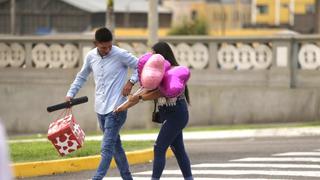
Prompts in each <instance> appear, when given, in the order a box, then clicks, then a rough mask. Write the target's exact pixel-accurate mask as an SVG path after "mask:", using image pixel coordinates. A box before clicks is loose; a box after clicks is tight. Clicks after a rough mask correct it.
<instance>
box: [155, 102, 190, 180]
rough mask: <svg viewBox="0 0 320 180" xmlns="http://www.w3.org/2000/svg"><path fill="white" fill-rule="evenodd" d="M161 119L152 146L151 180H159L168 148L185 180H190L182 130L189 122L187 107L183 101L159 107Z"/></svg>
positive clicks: (188, 161) (188, 162)
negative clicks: (156, 136) (162, 121)
mask: <svg viewBox="0 0 320 180" xmlns="http://www.w3.org/2000/svg"><path fill="white" fill-rule="evenodd" d="M159 112H160V116H161V118H164V119H165V122H164V123H163V125H162V127H161V129H160V132H159V135H158V138H157V140H156V143H155V145H154V162H153V171H152V179H159V178H160V176H161V174H162V172H163V169H164V167H165V163H166V157H165V154H166V151H167V149H168V147H169V146H170V147H171V149H172V151H173V153H174V155H175V156H176V159H177V161H178V164H179V167H180V169H181V171H182V174H183V177H184V178H185V179H188V180H191V179H193V178H192V173H191V167H190V160H189V157H188V155H187V153H186V151H185V148H184V143H183V137H182V129H183V128H184V127H185V126H186V125H187V123H188V120H189V114H188V107H187V103H186V101H185V100H184V99H180V100H177V102H176V105H175V106H160V107H159Z"/></svg>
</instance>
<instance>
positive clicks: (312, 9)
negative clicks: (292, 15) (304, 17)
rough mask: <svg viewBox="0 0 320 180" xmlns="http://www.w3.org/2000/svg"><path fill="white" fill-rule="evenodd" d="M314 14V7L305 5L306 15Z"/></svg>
mask: <svg viewBox="0 0 320 180" xmlns="http://www.w3.org/2000/svg"><path fill="white" fill-rule="evenodd" d="M315 12H316V9H315V6H314V5H313V4H307V5H306V13H307V14H309V13H315Z"/></svg>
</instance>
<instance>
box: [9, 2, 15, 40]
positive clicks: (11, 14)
mask: <svg viewBox="0 0 320 180" xmlns="http://www.w3.org/2000/svg"><path fill="white" fill-rule="evenodd" d="M10 18H11V21H10V23H11V24H10V27H11V28H10V31H11V34H12V35H14V34H16V32H15V31H16V29H15V24H16V1H15V0H11V8H10Z"/></svg>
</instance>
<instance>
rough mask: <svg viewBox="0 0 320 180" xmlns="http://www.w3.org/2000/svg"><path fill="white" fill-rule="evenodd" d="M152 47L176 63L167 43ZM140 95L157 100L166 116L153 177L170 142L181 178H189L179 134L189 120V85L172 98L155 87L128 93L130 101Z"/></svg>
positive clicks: (160, 169) (156, 176) (154, 179)
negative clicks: (133, 94)
mask: <svg viewBox="0 0 320 180" xmlns="http://www.w3.org/2000/svg"><path fill="white" fill-rule="evenodd" d="M152 49H153V53H156V54H161V55H162V56H163V57H164V58H165V59H166V60H168V61H169V62H170V64H171V66H178V65H179V64H178V63H177V61H176V59H175V57H174V54H173V52H172V50H171V48H170V46H169V45H168V44H167V43H165V42H158V43H156V44H155V45H154V46H153V47H152ZM139 99H140V100H141V99H142V100H157V105H158V109H159V113H160V117H161V118H162V119H164V120H165V121H164V122H163V124H162V127H161V129H160V132H159V135H158V137H157V140H156V142H155V145H154V161H153V171H152V180H157V179H160V177H161V174H162V172H163V169H164V167H165V163H166V158H165V154H166V151H167V149H168V147H169V146H170V147H171V149H172V151H173V153H174V155H175V156H176V159H177V161H178V164H179V167H180V169H181V171H182V174H183V177H184V179H186V180H192V179H193V177H192V173H191V167H190V160H189V157H188V155H187V153H186V151H185V148H184V142H183V136H182V130H183V129H184V128H185V127H186V125H187V123H188V120H189V113H188V104H187V103H189V95H188V88H187V87H186V88H185V90H184V92H183V93H182V94H181V95H179V96H178V97H175V98H165V97H163V95H162V94H161V92H160V91H159V90H158V89H157V90H153V91H149V92H147V93H144V94H142V95H139V96H131V97H129V102H130V103H132V104H136V103H138V101H139ZM120 111H121V110H120Z"/></svg>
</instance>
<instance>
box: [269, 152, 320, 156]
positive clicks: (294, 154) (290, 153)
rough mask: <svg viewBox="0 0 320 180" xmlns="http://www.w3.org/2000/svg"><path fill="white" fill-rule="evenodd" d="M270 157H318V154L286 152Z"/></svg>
mask: <svg viewBox="0 0 320 180" xmlns="http://www.w3.org/2000/svg"><path fill="white" fill-rule="evenodd" d="M272 156H320V152H287V153H278V154H273V155H272Z"/></svg>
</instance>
